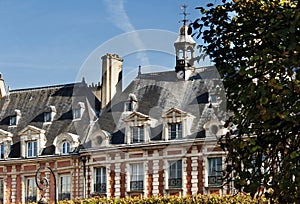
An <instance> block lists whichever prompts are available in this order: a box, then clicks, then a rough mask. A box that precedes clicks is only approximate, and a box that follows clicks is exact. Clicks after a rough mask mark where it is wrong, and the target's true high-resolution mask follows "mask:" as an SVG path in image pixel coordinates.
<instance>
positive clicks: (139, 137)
mask: <svg viewBox="0 0 300 204" xmlns="http://www.w3.org/2000/svg"><path fill="white" fill-rule="evenodd" d="M131 132H132V143H140V142H144V141H145V139H144V126H139V127H132V128H131Z"/></svg>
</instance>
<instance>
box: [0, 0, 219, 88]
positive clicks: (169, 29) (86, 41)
mask: <svg viewBox="0 0 300 204" xmlns="http://www.w3.org/2000/svg"><path fill="white" fill-rule="evenodd" d="M208 2H212V3H215V2H216V1H207V0H205V1H194V0H180V1H179V0H176V1H174V0H164V1H158V0H153V1H134V0H130V1H129V0H127V1H125V0H101V1H98V0H90V1H83V0H78V1H71V0H64V1H58V0H54V1H53V0H52V1H42V2H41V1H38V0H27V1H9V0H3V1H1V2H0V26H1V28H2V29H1V31H0V44H1V46H0V72H1V73H2V74H3V78H4V80H5V83H6V86H9V87H10V89H20V88H29V87H38V86H48V85H55V84H65V83H72V82H75V81H79V80H80V79H79V78H80V77H82V76H84V77H85V78H86V80H87V82H88V83H92V82H94V83H97V82H99V81H100V80H101V79H100V78H101V63H100V61H99V60H98V62H97V63H95V62H93V63H88V60H87V59H89V57H91V56H92V54H91V53H94V54H95V53H96V54H98V55H101V54H106V53H114V52H118V50H115V48H114V46H115V45H116V46H117V45H120V47H122V46H123V47H126V48H127V47H130V45H131V44H130V43H131V40H132V39H134V43H133V46H134V49H133V50H131V52H129V53H127V55H126V56H122V51H121V53H115V54H119V55H120V56H121V57H122V58H124V63H123V70H124V73H130V72H132V73H133V74H132V75H135V72H136V71H137V68H138V66H139V65H141V66H142V67H146V68H147V67H151V66H152V65H154V66H152V67H156V65H159V66H161V67H158V68H157V70H162V71H164V70H165V69H169V70H172V69H173V68H174V65H175V60H174V53H173V54H172V53H171V52H172V50H171V49H173V52H174V47H173V42H174V40H175V38H176V35H178V30H179V28H180V26H181V25H182V23H179V21H180V20H182V19H183V16H182V15H180V13H182V12H183V10H180V5H182V4H186V5H188V9H187V12H188V13H189V14H190V15H188V17H187V18H188V19H190V20H192V21H193V20H195V19H196V18H199V17H200V13H199V11H198V10H196V9H194V8H195V7H197V6H205V5H206V4H207V3H208ZM145 29H155V30H145ZM135 31H136V32H135ZM128 33H129V34H128ZM153 33H155V34H156V36H155V35H153ZM146 35H148V36H149V35H151V39H149V40H152V41H153V39H157V43H158V44H159V43H160V40H162V41H164V42H166V41H167V42H168V44H169V45H170V48H169V47H168V48H165V50H159V52H155V51H156V50H155V48H154V49H148V47H147V42H146V43H144V41H145V40H144V37H145V36H146ZM162 35H163V37H166V38H168V39H167V40H166V39H158V38H160V37H161V36H162ZM128 36H129V38H130V39H129V40H128V42H127V41H126V39H124V38H126V37H128ZM143 36H144V37H143ZM116 40H121V43H119V44H116V42H117V41H116ZM195 40H196V42H197V43H198V44H201V43H202V42H201V40H200V39H195ZM105 46H109V47H105ZM97 50H98V51H99V52H98V53H97ZM95 51H96V52H95ZM100 57H101V56H98V58H99V59H100ZM87 65H88V66H89V70H91V71H89V73H87V72H86V71H82V70H83V69H84V67H85V66H87ZM91 67H92V68H91ZM145 71H147V69H145ZM130 77H132V76H130ZM130 77H128V78H130Z"/></svg>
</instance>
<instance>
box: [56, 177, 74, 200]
mask: <svg viewBox="0 0 300 204" xmlns="http://www.w3.org/2000/svg"><path fill="white" fill-rule="evenodd" d="M70 193H71V177H70V176H69V175H62V176H60V180H59V195H58V199H59V200H66V199H70V198H71V194H70Z"/></svg>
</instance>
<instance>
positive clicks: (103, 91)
mask: <svg viewBox="0 0 300 204" xmlns="http://www.w3.org/2000/svg"><path fill="white" fill-rule="evenodd" d="M187 30H188V27H187V26H186V25H185V21H184V25H183V26H182V27H181V28H180V31H179V36H178V39H177V40H176V41H175V43H174V46H175V52H176V60H175V61H176V67H175V69H174V70H173V71H168V72H157V73H142V72H141V70H140V72H139V74H138V76H137V77H136V78H135V79H134V80H133V81H132V82H131V83H130V84H129V86H128V87H127V88H126V89H125V90H124V91H121V90H122V89H121V87H120V86H119V84H121V83H120V81H121V80H122V61H123V60H122V59H121V58H120V57H119V56H118V55H112V54H107V55H105V56H103V57H102V62H103V63H102V73H103V74H102V84H101V85H99V86H93V87H90V86H87V84H86V83H85V81H84V80H83V81H82V82H80V83H74V84H65V85H58V86H50V87H38V88H32V89H22V90H10V91H7V90H6V89H5V85H4V80H3V77H2V76H1V77H0V108H1V112H0V148H1V149H0V150H1V158H0V200H1V201H2V202H3V203H19V202H21V203H26V202H29V201H37V200H38V199H39V198H40V197H41V195H42V194H43V195H44V196H45V198H47V199H49V200H51V201H53V200H54V199H55V191H56V192H57V197H58V199H72V198H77V197H88V196H93V195H100V196H106V197H125V196H152V195H167V194H169V195H180V196H183V195H192V194H197V193H201V194H203V193H218V194H225V193H229V192H230V190H231V189H230V186H228V185H223V181H222V170H223V167H224V162H225V161H224V152H223V151H222V150H221V149H220V148H219V147H218V145H217V139H218V137H219V136H220V135H222V134H223V133H224V128H223V121H222V118H223V114H224V112H221V111H220V109H221V108H220V106H221V105H222V103H221V102H220V100H219V99H220V95H219V92H217V91H216V90H217V88H218V87H221V82H220V80H219V79H218V77H217V73H216V70H215V68H214V67H213V66H211V67H201V68H196V67H194V63H193V62H194V60H195V57H194V49H195V45H196V43H195V41H194V40H193V39H192V37H191V36H190V35H188V33H187ZM48 167H49V168H48ZM49 169H51V170H52V171H53V173H54V175H55V179H54V176H53V175H52V173H51V171H49ZM36 176H37V178H38V181H39V179H40V178H42V179H43V181H44V186H43V185H41V184H40V183H39V188H38V186H37V185H36V181H35V179H36ZM55 183H56V189H55V188H54V186H55ZM46 184H49V188H44V187H45V185H46Z"/></svg>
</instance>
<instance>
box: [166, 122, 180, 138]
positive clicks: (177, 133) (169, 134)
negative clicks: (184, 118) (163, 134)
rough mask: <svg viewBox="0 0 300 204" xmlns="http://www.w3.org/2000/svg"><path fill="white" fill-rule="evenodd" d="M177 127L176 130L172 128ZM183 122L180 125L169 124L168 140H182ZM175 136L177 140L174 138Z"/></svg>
mask: <svg viewBox="0 0 300 204" xmlns="http://www.w3.org/2000/svg"><path fill="white" fill-rule="evenodd" d="M174 126H175V130H172V127H174ZM182 126H183V125H182V122H180V123H168V138H169V140H176V139H182ZM173 134H175V138H174V137H173V136H174V135H173Z"/></svg>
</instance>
